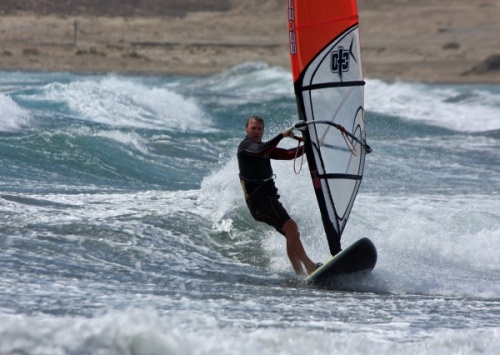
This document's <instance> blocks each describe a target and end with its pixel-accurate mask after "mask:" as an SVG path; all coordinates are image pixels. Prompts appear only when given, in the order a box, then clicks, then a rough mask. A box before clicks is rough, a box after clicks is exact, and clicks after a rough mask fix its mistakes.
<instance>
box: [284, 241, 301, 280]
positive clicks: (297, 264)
mask: <svg viewBox="0 0 500 355" xmlns="http://www.w3.org/2000/svg"><path fill="white" fill-rule="evenodd" d="M286 253H287V255H288V259H290V262H291V263H292V267H293V271H295V273H296V274H297V275H301V276H302V275H305V273H304V270H303V269H302V262H301V261H300V259H299V258H298V257H297V254H295V252H294V251H293V250H292V247H291V246H290V243H288V241H287V242H286Z"/></svg>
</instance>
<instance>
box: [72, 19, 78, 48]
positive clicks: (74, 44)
mask: <svg viewBox="0 0 500 355" xmlns="http://www.w3.org/2000/svg"><path fill="white" fill-rule="evenodd" d="M73 27H74V29H75V33H74V36H73V46H75V47H77V46H78V20H75V22H74V24H73Z"/></svg>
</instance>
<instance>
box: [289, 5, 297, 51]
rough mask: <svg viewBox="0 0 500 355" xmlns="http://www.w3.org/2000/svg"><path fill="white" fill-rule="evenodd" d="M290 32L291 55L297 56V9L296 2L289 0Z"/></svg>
mask: <svg viewBox="0 0 500 355" xmlns="http://www.w3.org/2000/svg"><path fill="white" fill-rule="evenodd" d="M288 22H289V25H288V31H289V37H290V54H297V39H296V36H295V7H294V0H288Z"/></svg>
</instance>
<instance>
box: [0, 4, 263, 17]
mask: <svg viewBox="0 0 500 355" xmlns="http://www.w3.org/2000/svg"><path fill="white" fill-rule="evenodd" d="M252 1H255V0H252ZM257 2H259V1H257ZM261 2H262V0H261ZM230 3H231V0H0V14H1V15H16V14H22V13H34V14H39V15H95V16H179V15H183V14H185V13H186V12H189V11H225V10H229V9H230Z"/></svg>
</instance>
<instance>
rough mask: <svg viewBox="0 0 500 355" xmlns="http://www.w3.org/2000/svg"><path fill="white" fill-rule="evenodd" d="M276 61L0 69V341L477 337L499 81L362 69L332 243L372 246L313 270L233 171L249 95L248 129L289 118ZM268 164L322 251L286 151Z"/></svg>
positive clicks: (179, 346)
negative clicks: (450, 80) (307, 272)
mask: <svg viewBox="0 0 500 355" xmlns="http://www.w3.org/2000/svg"><path fill="white" fill-rule="evenodd" d="M291 80H292V79H291V74H290V72H289V71H287V70H285V69H282V68H278V67H270V66H267V65H266V64H263V63H246V64H244V65H241V66H238V67H235V68H231V69H229V70H227V71H224V72H221V73H218V74H216V75H213V76H209V77H182V76H167V77H145V76H121V75H112V74H110V75H102V76H94V75H74V74H69V73H33V72H0V246H1V247H0V273H1V277H0V354H2V355H3V354H51V355H58V354H263V355H264V354H304V353H307V354H333V353H335V354H401V353H409V354H496V353H497V351H498V349H499V348H500V86H492V85H424V84H419V83H405V82H396V83H385V82H383V81H380V80H376V79H370V78H368V79H367V84H366V92H365V94H366V110H367V127H368V143H369V144H370V145H371V147H372V148H373V149H374V152H373V153H372V154H371V155H369V156H368V157H367V163H366V170H365V177H364V180H363V183H362V187H361V190H360V193H359V195H358V199H357V200H356V203H355V205H354V209H353V212H352V214H351V217H350V220H349V222H348V224H347V227H346V229H345V232H344V236H343V245H344V246H347V245H349V244H351V243H353V242H354V241H356V240H357V239H359V238H361V237H369V238H370V239H371V240H372V241H373V242H374V243H375V245H376V246H377V249H378V254H379V259H378V264H377V266H376V268H375V270H374V271H373V273H372V274H371V275H370V276H369V277H367V278H364V279H356V278H354V279H351V280H344V282H342V283H341V284H339V285H338V287H336V288H332V289H319V288H316V287H311V286H304V285H303V284H302V283H301V280H300V279H298V278H297V277H296V276H295V275H294V274H293V272H292V269H291V267H290V265H289V263H288V259H287V257H286V254H285V243H284V239H283V237H282V236H280V235H278V234H277V233H275V232H274V231H273V230H272V229H271V228H270V227H268V226H266V225H263V224H260V223H257V222H255V221H253V220H252V218H251V216H250V214H249V212H248V211H247V209H246V207H245V204H244V200H243V196H242V192H241V189H240V186H239V181H238V177H237V162H236V157H235V151H236V147H237V145H238V143H239V141H240V140H241V139H242V138H243V136H244V129H243V125H244V123H245V121H246V119H247V117H248V116H249V115H252V114H257V115H260V116H262V117H264V118H266V120H267V125H266V135H265V136H266V138H270V137H271V136H273V135H274V134H276V133H278V132H280V131H282V130H283V129H284V128H286V127H288V126H290V125H291V124H293V123H294V122H295V121H296V120H297V113H296V106H295V101H294V94H293V91H292V84H291ZM294 145H295V143H294V141H292V140H283V141H282V146H285V147H292V146H294ZM273 166H274V170H275V173H276V175H277V180H276V183H277V186H278V188H279V190H280V192H281V195H282V202H283V203H284V205H285V206H286V207H287V209H288V210H289V212H290V214H291V215H292V216H293V217H294V218H295V219H296V221H297V222H298V224H299V227H300V229H301V233H302V239H303V242H304V245H305V248H306V250H307V252H308V253H309V255H310V256H311V257H312V259H313V260H315V261H322V260H324V259H326V258H328V251H327V250H328V248H327V245H326V238H325V237H324V235H323V231H322V226H321V223H320V216H319V211H318V210H317V208H316V207H315V206H316V205H315V200H314V197H313V192H312V186H311V185H312V184H311V182H310V180H309V176H308V173H307V166H306V163H302V164H301V162H300V161H296V162H295V170H297V171H300V172H299V173H298V174H296V173H295V171H294V162H293V161H284V162H274V165H273Z"/></svg>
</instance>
